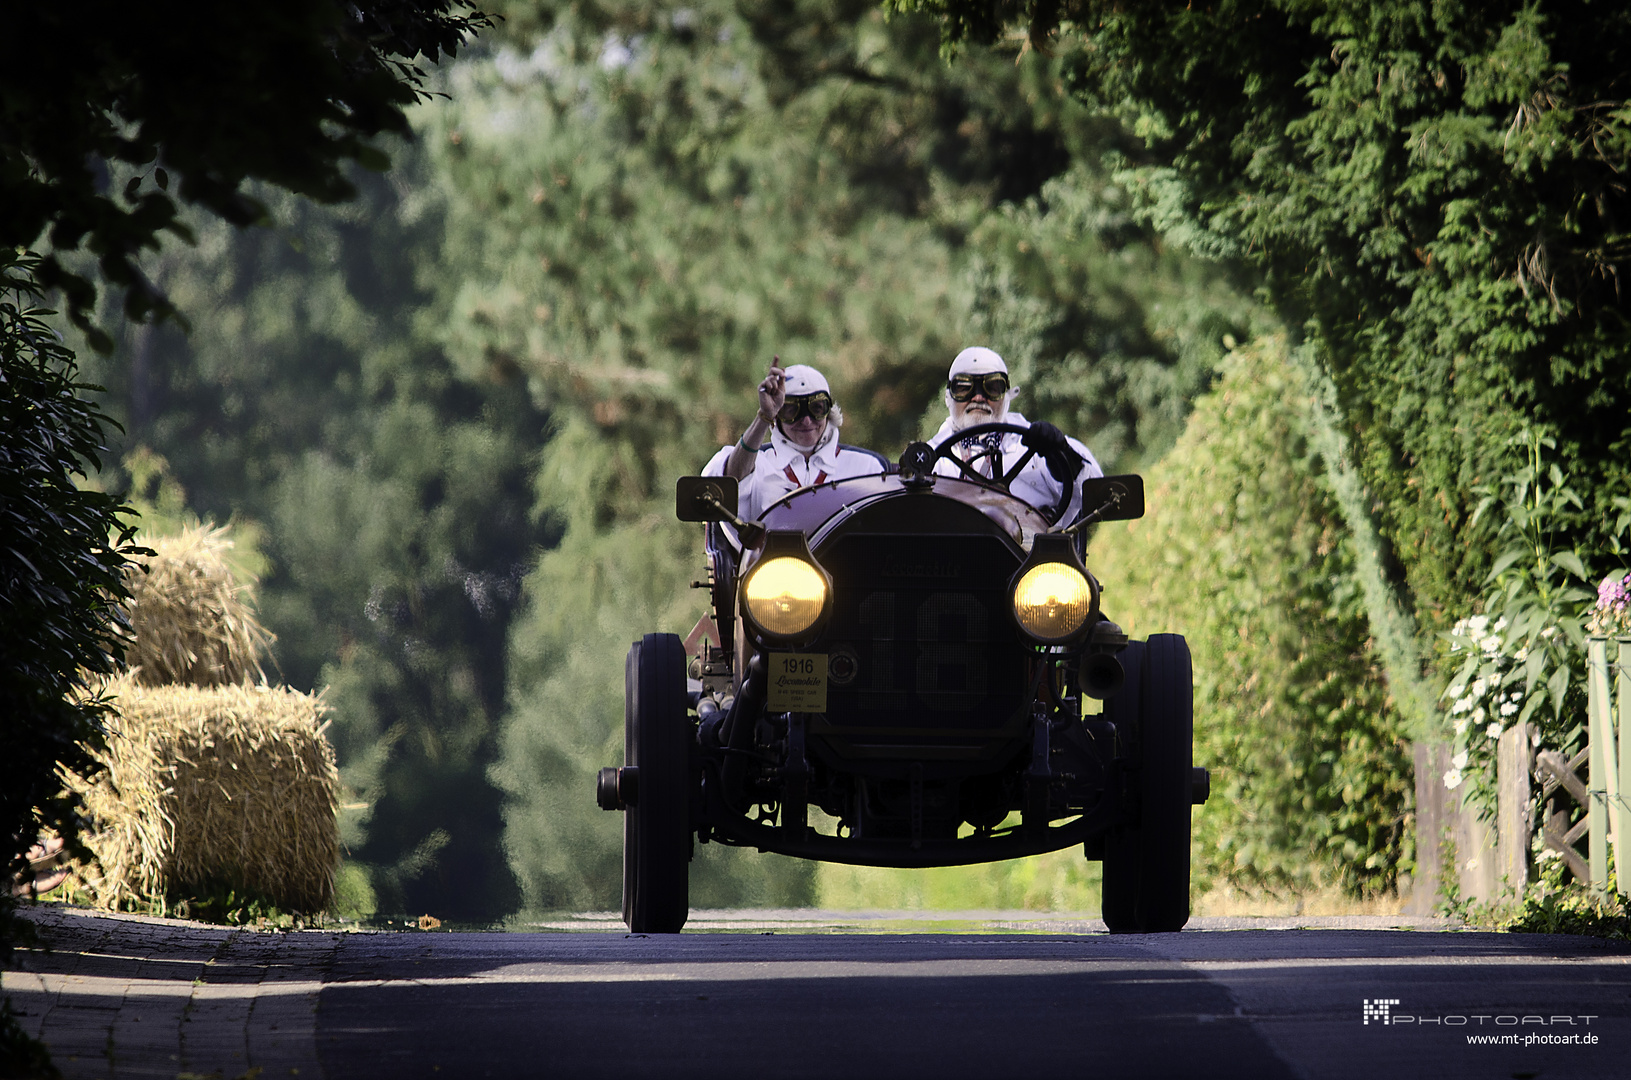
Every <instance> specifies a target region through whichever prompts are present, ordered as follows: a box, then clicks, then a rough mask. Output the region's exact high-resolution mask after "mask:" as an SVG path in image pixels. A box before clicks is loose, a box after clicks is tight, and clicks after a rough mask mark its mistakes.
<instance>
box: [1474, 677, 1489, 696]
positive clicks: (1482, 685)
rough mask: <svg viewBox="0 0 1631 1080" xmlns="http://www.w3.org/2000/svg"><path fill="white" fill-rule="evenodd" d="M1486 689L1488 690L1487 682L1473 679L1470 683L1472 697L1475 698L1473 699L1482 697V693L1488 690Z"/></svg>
mask: <svg viewBox="0 0 1631 1080" xmlns="http://www.w3.org/2000/svg"><path fill="white" fill-rule="evenodd" d="M1488 689H1489V683H1488V681H1486V680H1484V679H1474V680H1473V681H1472V696H1473V697H1475V698H1481V697H1483V696H1484V691H1485V690H1488Z"/></svg>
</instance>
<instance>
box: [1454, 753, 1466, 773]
mask: <svg viewBox="0 0 1631 1080" xmlns="http://www.w3.org/2000/svg"><path fill="white" fill-rule="evenodd" d="M1450 764H1451V765H1454V766H1455V767H1456V768H1458V769H1465V768H1466V767H1467V752H1466V751H1465V750H1463V751H1461V753H1459V754H1457V755H1456V756H1455V757H1453V758H1451V759H1450Z"/></svg>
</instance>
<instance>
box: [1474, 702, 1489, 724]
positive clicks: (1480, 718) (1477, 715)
mask: <svg viewBox="0 0 1631 1080" xmlns="http://www.w3.org/2000/svg"><path fill="white" fill-rule="evenodd" d="M1487 715H1489V714H1488V713H1486V712H1484V707H1483V706H1482V705H1480V706H1478V708H1476V709H1474V710H1473V711H1472V722H1473V723H1475V724H1482V723H1483V722H1484V717H1485V716H1487Z"/></svg>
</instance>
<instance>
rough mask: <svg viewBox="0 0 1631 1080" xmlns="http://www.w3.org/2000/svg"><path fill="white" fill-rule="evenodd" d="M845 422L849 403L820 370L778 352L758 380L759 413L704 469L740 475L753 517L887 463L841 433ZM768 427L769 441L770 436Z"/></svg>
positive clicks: (741, 499)
mask: <svg viewBox="0 0 1631 1080" xmlns="http://www.w3.org/2000/svg"><path fill="white" fill-rule="evenodd" d="M843 423H844V411H843V410H842V409H840V408H839V407H838V406H837V405H835V404H834V403H833V399H832V390H831V389H830V388H828V386H827V380H826V379H825V378H824V377H823V376H822V374H821V372H819V371H817V370H816V369H815V368H813V367H810V366H809V365H808V364H791V365H789V366H788V367H786V368H783V367H782V366H781V357H779V356H778V357H776V358H775V359H774V360H773V361H772V362H771V365H770V371H769V373H768V374H767V375H765V377H764V380H763V381H762V382H760V383H759V414H758V415H757V416H755V417H754V418H753V422H752V423H750V424H749V425H748V428H747V431H745V432H744V433H743V434H742V438H741V439H739V440H738V441H737V442H735V443H734V444H732V445H730V446H726V447H722V448H721V449H720V451H719V453H717V454H715V455H714V456H713V457H712V458H711V459H710V460H709V461H708V464H707V465H705V466H704V467H703V469H702V474H703V475H704V476H733V477H735V478H736V479H737V480H738V481H739V482H740V485H741V486H740V487H739V488H738V495H737V509H736V512H737V514H739V515H740V516H741V517H742V518H743V519H744V520H746V521H753V520H755V519H756V518H758V516H759V515H760V514H762V513H764V510H765V507H767V506H769V505H770V504H771V503H773V502H775V501H776V500H777V499H779V498H781V497H782V496H783V495H786V494H787V493H788V492H791V491H797V490H798V489H799V488H801V487H814V486H815V485H817V484H825V483H827V482H828V481H831V480H848V479H849V478H850V477H852V476H870V475H873V474H875V473H881V472H883V471H884V470H885V469H887V468H888V467H889V463H888V461H887V460H885V459H884V457H883V456H882V455H881V454H876V453H874V452H872V451H871V450H863V449H861V448H860V447H858V446H846V445H844V444H843V443H840V442H839V441H838V429H839V428H840V427H841V426H843ZM766 433H768V434H769V435H770V441H769V442H764V441H763V440H764V437H765V435H766Z"/></svg>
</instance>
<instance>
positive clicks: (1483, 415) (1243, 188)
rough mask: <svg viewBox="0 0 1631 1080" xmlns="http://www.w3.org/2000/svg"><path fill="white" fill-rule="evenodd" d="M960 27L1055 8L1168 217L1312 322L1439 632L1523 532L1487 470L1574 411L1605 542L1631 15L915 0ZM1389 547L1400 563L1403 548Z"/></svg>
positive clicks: (1177, 231) (1146, 191) (1577, 7)
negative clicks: (1490, 510) (1482, 505)
mask: <svg viewBox="0 0 1631 1080" xmlns="http://www.w3.org/2000/svg"><path fill="white" fill-rule="evenodd" d="M899 6H901V7H903V8H909V9H919V8H921V9H923V10H926V11H930V12H933V13H936V14H938V15H939V16H940V17H941V19H942V26H943V29H944V31H945V33H946V34H947V35H948V37H949V38H951V39H953V40H957V39H961V38H970V39H972V40H980V39H984V38H989V37H991V36H992V35H993V34H995V33H997V32H999V30H1000V29H1001V28H1002V27H1004V26H1006V25H1008V24H1011V23H1018V24H1021V25H1029V26H1030V27H1031V29H1032V30H1033V32H1042V33H1044V34H1045V33H1046V32H1048V31H1049V30H1052V29H1054V28H1057V30H1058V32H1057V35H1056V39H1055V47H1056V49H1057V50H1058V51H1059V53H1060V54H1061V56H1062V58H1063V63H1064V65H1065V66H1066V68H1067V69H1068V70H1069V71H1070V72H1071V73H1072V75H1071V80H1072V87H1073V90H1074V92H1075V93H1076V94H1078V95H1079V96H1080V97H1081V98H1083V100H1086V101H1091V102H1094V103H1097V104H1098V105H1099V106H1100V107H1102V108H1104V109H1105V110H1107V111H1109V112H1113V113H1116V114H1118V115H1123V116H1126V117H1127V118H1128V120H1129V123H1131V124H1132V125H1133V126H1134V127H1135V129H1136V130H1137V131H1138V133H1139V134H1140V135H1141V136H1142V139H1143V145H1142V146H1141V147H1139V148H1138V151H1137V152H1136V153H1132V154H1128V155H1127V156H1126V158H1125V162H1124V171H1123V172H1122V173H1121V174H1119V175H1120V178H1121V179H1122V180H1123V181H1124V182H1125V183H1126V184H1128V185H1129V186H1130V187H1131V189H1132V190H1133V191H1134V192H1135V193H1136V194H1137V196H1138V199H1139V203H1140V206H1141V208H1142V212H1143V213H1144V215H1146V217H1147V219H1148V220H1150V221H1152V222H1154V223H1156V224H1157V225H1158V226H1159V227H1160V228H1161V229H1162V231H1163V233H1164V235H1166V236H1168V237H1169V238H1171V239H1173V240H1175V241H1178V242H1182V243H1184V244H1186V245H1187V246H1189V247H1190V248H1192V249H1194V250H1198V251H1204V252H1210V253H1214V254H1221V255H1228V256H1231V257H1238V258H1240V259H1242V260H1244V261H1246V262H1248V263H1250V264H1252V265H1254V266H1255V267H1256V268H1257V269H1258V271H1259V272H1260V273H1261V275H1262V280H1263V282H1264V287H1265V295H1266V296H1267V297H1268V298H1269V299H1270V301H1271V302H1272V304H1273V305H1274V307H1275V309H1276V310H1277V311H1278V312H1279V314H1280V315H1281V316H1282V318H1284V319H1285V321H1286V322H1287V323H1288V324H1289V325H1292V326H1299V327H1305V328H1306V331H1307V333H1308V335H1309V337H1310V339H1311V341H1312V342H1313V343H1314V344H1315V345H1316V346H1317V348H1318V351H1319V357H1320V360H1321V363H1322V364H1323V365H1324V366H1325V367H1326V368H1327V369H1328V370H1329V372H1330V374H1331V375H1332V377H1333V378H1334V380H1335V384H1336V387H1337V390H1338V391H1339V394H1338V398H1339V400H1338V406H1339V408H1340V410H1341V416H1342V423H1343V428H1344V432H1345V434H1346V435H1347V436H1348V437H1349V438H1350V439H1351V440H1352V445H1353V447H1354V460H1355V463H1356V465H1357V467H1358V469H1359V473H1360V475H1361V477H1362V479H1363V480H1364V483H1365V486H1366V487H1367V488H1368V489H1369V492H1370V493H1371V496H1372V498H1373V499H1374V503H1375V507H1376V509H1375V513H1376V515H1377V520H1378V524H1379V526H1380V535H1381V537H1382V538H1383V539H1384V540H1385V541H1386V542H1387V544H1388V545H1389V547H1390V548H1391V555H1392V560H1396V563H1395V564H1394V566H1393V568H1392V576H1393V577H1394V578H1395V580H1396V582H1398V583H1402V584H1403V585H1404V586H1405V590H1404V601H1405V602H1404V607H1405V610H1406V612H1407V613H1413V614H1414V616H1415V620H1416V622H1417V623H1418V624H1419V626H1420V631H1421V632H1422V633H1423V634H1431V633H1433V632H1435V631H1437V630H1441V629H1443V628H1445V627H1446V626H1447V625H1448V624H1449V623H1450V622H1452V621H1453V619H1454V618H1455V616H1456V613H1458V612H1461V611H1464V610H1465V609H1466V606H1467V600H1468V599H1469V598H1471V597H1475V596H1478V595H1480V594H1481V592H1482V589H1483V582H1484V579H1485V577H1486V576H1487V575H1488V574H1489V571H1490V569H1491V567H1492V565H1493V564H1494V562H1495V559H1496V557H1497V554H1498V551H1499V549H1500V548H1501V546H1502V542H1501V541H1500V540H1498V538H1497V535H1496V534H1497V530H1498V528H1499V522H1498V521H1496V520H1494V519H1493V517H1492V516H1489V515H1486V516H1484V517H1482V518H1476V517H1475V510H1476V502H1477V499H1478V497H1479V496H1478V495H1477V493H1476V489H1477V488H1478V487H1480V486H1481V485H1487V484H1489V483H1490V482H1491V481H1492V479H1493V478H1495V477H1497V476H1501V475H1504V474H1506V473H1508V472H1510V471H1511V470H1512V469H1513V468H1514V467H1516V466H1517V465H1518V464H1519V458H1520V457H1521V451H1516V450H1515V449H1514V447H1513V443H1512V438H1513V437H1514V436H1516V435H1518V434H1519V433H1520V432H1521V431H1523V430H1524V429H1526V428H1531V427H1533V428H1542V429H1545V430H1549V431H1552V432H1554V433H1556V437H1557V440H1558V445H1557V463H1558V465H1559V467H1560V468H1562V469H1563V470H1564V471H1566V472H1567V473H1568V474H1569V475H1570V476H1571V477H1572V478H1573V485H1574V487H1575V490H1576V491H1578V492H1579V494H1580V496H1581V505H1580V506H1579V507H1577V508H1572V509H1570V510H1569V511H1568V512H1566V513H1564V514H1563V515H1562V516H1561V518H1560V519H1559V522H1558V524H1559V526H1560V527H1561V528H1562V529H1563V530H1564V532H1566V533H1567V534H1568V542H1567V543H1566V544H1565V545H1564V547H1576V548H1578V549H1579V550H1580V551H1581V552H1582V553H1583V554H1584V555H1585V557H1586V562H1587V564H1588V567H1589V566H1590V564H1591V563H1593V562H1595V561H1596V559H1597V558H1598V557H1600V554H1599V553H1602V552H1604V551H1607V550H1610V548H1611V540H1610V537H1609V536H1608V535H1607V533H1606V526H1607V524H1608V523H1609V522H1611V521H1612V520H1614V518H1615V500H1616V499H1623V498H1624V497H1625V496H1626V494H1627V488H1628V486H1631V470H1628V464H1627V463H1628V460H1631V458H1628V455H1627V453H1626V451H1627V449H1628V447H1631V419H1628V418H1631V365H1627V364H1626V363H1625V356H1626V350H1627V347H1628V344H1631V326H1628V324H1627V321H1626V319H1625V315H1624V303H1623V300H1622V298H1621V285H1620V277H1621V275H1620V267H1621V264H1622V262H1623V261H1624V260H1625V258H1626V256H1627V254H1628V253H1631V244H1628V241H1627V234H1626V232H1625V222H1626V220H1628V217H1631V206H1628V204H1627V199H1628V195H1627V191H1626V188H1625V186H1624V184H1623V182H1622V180H1621V177H1623V175H1624V172H1625V169H1626V166H1627V165H1628V164H1631V105H1628V103H1627V90H1626V81H1625V72H1626V71H1627V63H1626V60H1627V57H1628V55H1631V14H1628V13H1627V11H1626V10H1625V9H1624V8H1623V6H1622V5H1615V4H1601V3H1583V2H1578V0H1548V2H1516V0H1506V2H1501V3H1471V2H1466V0H1458V2H1441V3H1432V4H1428V3H1424V2H1421V0H1388V2H1385V3H1370V2H1366V3H1358V2H1355V0H1323V2H1316V3H1304V2H1301V0H1237V2H1227V3H1219V4H1208V5H1193V4H1192V5H1149V4H1146V5H1124V4H1112V3H1108V2H1105V0H1067V2H1065V3H1061V4H1055V3H1051V2H1049V3H1044V2H1042V0H1024V2H1019V3H1015V2H1009V0H999V2H991V0H926V2H923V3H913V2H910V0H907V2H903V3H901V4H900V5H899ZM1392 560H1384V563H1383V565H1384V567H1386V566H1387V564H1388V562H1389V561H1392Z"/></svg>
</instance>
